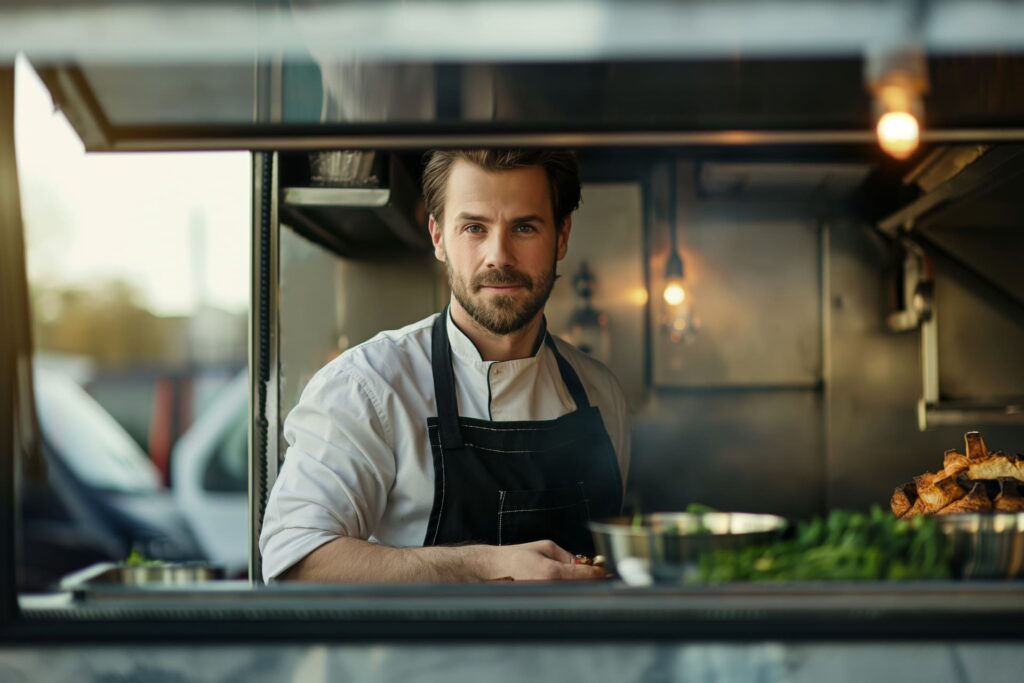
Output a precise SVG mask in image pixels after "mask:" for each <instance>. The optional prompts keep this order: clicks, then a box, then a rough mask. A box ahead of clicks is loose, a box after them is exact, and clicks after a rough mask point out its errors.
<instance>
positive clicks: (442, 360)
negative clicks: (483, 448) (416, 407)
mask: <svg viewBox="0 0 1024 683" xmlns="http://www.w3.org/2000/svg"><path fill="white" fill-rule="evenodd" d="M430 364H431V366H433V371H434V397H435V400H436V401H437V427H438V431H439V432H440V436H441V445H442V446H443V447H444V449H445V450H447V451H451V450H457V449H461V448H464V443H463V441H462V430H461V429H459V402H458V399H457V398H456V395H455V370H453V369H452V346H451V342H450V341H449V340H448V307H447V306H445V307H444V310H443V311H441V314H440V315H439V316H437V318H436V319H435V320H434V329H433V334H432V336H431V347H430Z"/></svg>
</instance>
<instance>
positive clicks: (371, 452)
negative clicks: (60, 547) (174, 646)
mask: <svg viewBox="0 0 1024 683" xmlns="http://www.w3.org/2000/svg"><path fill="white" fill-rule="evenodd" d="M382 416H383V412H382V411H381V410H380V402H379V400H377V398H376V397H375V396H373V394H372V393H371V392H370V391H369V390H368V388H367V386H366V384H365V382H363V381H361V379H360V378H359V377H358V376H357V375H356V374H355V373H353V372H351V371H350V370H348V369H346V368H345V367H343V366H340V365H334V364H332V365H328V366H327V367H326V368H324V369H323V370H321V371H320V372H319V373H317V375H315V376H314V377H313V379H312V380H310V383H309V385H307V387H306V389H305V390H304V391H303V393H302V397H301V398H300V400H299V403H298V405H297V406H296V407H295V409H294V410H292V412H291V413H290V414H289V415H288V418H287V420H286V421H285V429H284V436H285V439H286V440H287V442H288V444H289V447H288V450H287V451H286V453H285V461H284V465H283V466H282V468H281V471H280V473H279V474H278V477H277V481H275V482H274V487H273V490H272V491H271V493H270V499H269V500H268V501H267V508H266V513H265V515H264V519H263V529H262V532H261V534H260V552H261V553H262V556H263V576H264V579H265V580H268V581H269V580H270V579H273V578H276V577H277V576H279V575H280V574H281V573H283V572H284V571H285V570H287V569H288V568H289V567H291V566H292V565H294V564H295V563H296V562H298V561H299V560H301V559H302V558H304V557H305V556H306V555H308V554H309V553H311V552H312V551H313V550H315V549H316V548H318V547H320V546H321V545H323V544H325V543H328V542H330V541H332V540H334V539H335V538H339V537H354V538H362V539H367V538H369V537H370V536H371V535H372V534H373V530H374V528H375V526H376V525H377V523H378V522H379V520H380V518H381V517H382V515H383V514H384V510H385V508H386V506H387V494H388V491H389V490H390V489H391V486H392V485H393V483H394V479H395V456H394V450H393V448H392V447H391V445H390V441H391V440H390V438H389V435H388V430H387V425H386V423H385V422H384V418H383V417H382Z"/></svg>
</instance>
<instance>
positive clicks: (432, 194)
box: [423, 149, 580, 228]
mask: <svg viewBox="0 0 1024 683" xmlns="http://www.w3.org/2000/svg"><path fill="white" fill-rule="evenodd" d="M459 159H462V160H464V161H468V162H470V163H471V164H475V165H476V166H479V167H480V168H482V169H484V170H485V171H511V170H512V169H516V168H524V167H527V166H541V167H542V168H543V169H544V172H545V173H546V174H547V176H548V188H549V189H550V191H551V209H552V214H553V215H554V217H555V227H556V228H557V227H560V226H561V225H562V223H564V222H565V219H566V218H568V217H569V215H570V214H572V212H573V211H575V210H576V208H577V207H578V206H579V205H580V169H579V164H577V163H576V155H575V154H573V153H572V152H570V151H567V150H551V149H452V150H434V151H433V152H430V153H429V155H428V156H427V163H426V166H425V167H424V169H423V197H424V199H425V200H426V204H427V213H428V214H433V216H434V220H436V221H437V222H438V223H441V222H442V220H441V219H442V216H441V214H442V212H443V210H444V198H445V190H446V188H447V187H448V176H449V175H450V174H451V170H452V166H453V165H454V164H455V162H456V161H458V160H459Z"/></svg>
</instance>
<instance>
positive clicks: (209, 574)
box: [60, 562, 224, 590]
mask: <svg viewBox="0 0 1024 683" xmlns="http://www.w3.org/2000/svg"><path fill="white" fill-rule="evenodd" d="M223 578H224V568H223V567H218V566H215V565H211V564H206V563H204V562H164V563H160V564H151V565H128V564H120V563H113V562H101V563H99V564H94V565H92V566H89V567H86V568H85V569H82V570H80V571H77V572H75V573H74V574H70V575H68V576H66V577H64V579H63V580H61V582H60V586H61V589H62V590H78V589H83V588H90V587H97V586H184V585H192V584H196V583H206V582H208V581H217V580H221V579H223Z"/></svg>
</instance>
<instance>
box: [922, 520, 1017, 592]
mask: <svg viewBox="0 0 1024 683" xmlns="http://www.w3.org/2000/svg"><path fill="white" fill-rule="evenodd" d="M939 526H940V528H941V529H942V531H943V532H944V533H945V534H946V537H947V538H948V539H949V541H950V543H951V545H952V561H953V571H954V572H955V573H956V575H957V576H958V577H959V578H962V579H1014V578H1018V577H1022V576H1024V513H1019V512H995V513H987V514H986V513H970V514H960V515H949V516H946V517H940V518H939Z"/></svg>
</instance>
